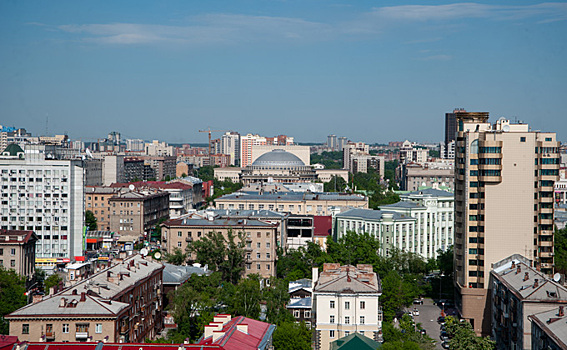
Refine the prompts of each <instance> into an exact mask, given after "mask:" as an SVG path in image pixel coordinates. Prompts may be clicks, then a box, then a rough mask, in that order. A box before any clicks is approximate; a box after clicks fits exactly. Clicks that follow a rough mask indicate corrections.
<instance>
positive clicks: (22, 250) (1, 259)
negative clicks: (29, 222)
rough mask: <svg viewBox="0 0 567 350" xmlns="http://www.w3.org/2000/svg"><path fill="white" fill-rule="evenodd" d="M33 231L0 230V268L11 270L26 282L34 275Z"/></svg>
mask: <svg viewBox="0 0 567 350" xmlns="http://www.w3.org/2000/svg"><path fill="white" fill-rule="evenodd" d="M36 242H37V236H36V234H35V233H34V232H33V231H17V230H0V266H2V267H3V268H5V269H7V270H8V269H13V270H14V271H16V273H18V274H19V275H20V276H24V277H25V278H26V281H27V282H30V281H31V280H32V279H33V275H34V273H35V244H36Z"/></svg>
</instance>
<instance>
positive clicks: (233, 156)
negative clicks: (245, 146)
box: [220, 131, 240, 165]
mask: <svg viewBox="0 0 567 350" xmlns="http://www.w3.org/2000/svg"><path fill="white" fill-rule="evenodd" d="M220 151H221V152H220V153H222V154H228V155H229V156H230V165H239V164H240V134H239V133H237V132H234V131H232V132H226V133H225V134H224V135H222V136H221V150H220Z"/></svg>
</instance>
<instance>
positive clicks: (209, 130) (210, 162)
mask: <svg viewBox="0 0 567 350" xmlns="http://www.w3.org/2000/svg"><path fill="white" fill-rule="evenodd" d="M227 131H230V130H211V128H210V127H209V128H208V130H199V132H208V133H209V165H210V166H214V164H213V157H212V154H211V133H212V132H227Z"/></svg>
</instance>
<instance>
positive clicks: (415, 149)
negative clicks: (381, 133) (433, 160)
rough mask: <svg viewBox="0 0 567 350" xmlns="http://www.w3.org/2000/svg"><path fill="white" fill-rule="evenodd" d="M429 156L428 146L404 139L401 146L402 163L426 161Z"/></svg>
mask: <svg viewBox="0 0 567 350" xmlns="http://www.w3.org/2000/svg"><path fill="white" fill-rule="evenodd" d="M428 158H429V150H428V149H427V148H425V147H422V146H418V145H416V144H415V143H412V142H410V141H408V140H406V141H404V142H403V143H402V147H400V163H405V164H407V163H412V162H413V163H425V162H427V159H428Z"/></svg>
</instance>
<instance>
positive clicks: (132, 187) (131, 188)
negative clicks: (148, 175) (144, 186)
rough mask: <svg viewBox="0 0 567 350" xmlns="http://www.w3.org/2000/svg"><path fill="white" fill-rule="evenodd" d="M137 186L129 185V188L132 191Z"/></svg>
mask: <svg viewBox="0 0 567 350" xmlns="http://www.w3.org/2000/svg"><path fill="white" fill-rule="evenodd" d="M135 188H136V186H134V185H130V186H128V189H130V191H134V189H135Z"/></svg>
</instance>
